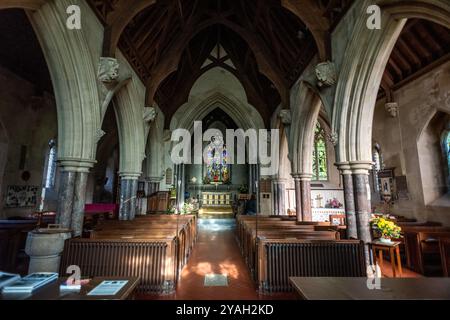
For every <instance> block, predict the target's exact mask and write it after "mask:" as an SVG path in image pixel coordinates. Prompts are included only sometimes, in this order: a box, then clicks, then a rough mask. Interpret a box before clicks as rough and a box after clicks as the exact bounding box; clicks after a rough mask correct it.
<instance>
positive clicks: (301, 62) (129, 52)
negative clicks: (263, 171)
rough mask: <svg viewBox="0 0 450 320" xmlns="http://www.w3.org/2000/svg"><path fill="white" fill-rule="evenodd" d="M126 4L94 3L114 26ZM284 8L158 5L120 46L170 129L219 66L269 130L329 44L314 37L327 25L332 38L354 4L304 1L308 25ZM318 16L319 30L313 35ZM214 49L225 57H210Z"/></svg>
mask: <svg viewBox="0 0 450 320" xmlns="http://www.w3.org/2000/svg"><path fill="white" fill-rule="evenodd" d="M123 1H125V0H112V1H107V0H90V3H91V6H92V7H93V8H94V10H95V11H96V13H97V15H98V16H99V17H100V19H102V21H103V22H104V23H105V24H108V21H109V20H112V19H109V17H110V16H113V15H114V14H115V11H117V10H118V9H117V8H119V7H121V6H122V7H123ZM282 2H295V1H280V0H158V1H156V3H155V4H153V5H151V6H148V7H146V8H145V9H143V10H141V11H140V12H139V13H138V14H136V15H135V16H134V17H133V18H132V19H131V21H130V22H129V23H128V24H127V26H126V28H125V29H124V30H123V32H122V33H121V36H120V41H119V43H118V46H119V48H120V49H121V51H122V52H123V53H124V55H125V56H126V57H127V59H128V60H129V61H130V63H131V64H132V66H133V68H134V69H135V70H136V71H137V73H138V74H139V76H140V77H141V79H142V80H143V82H144V83H145V84H146V86H147V88H148V97H149V98H148V100H149V103H151V102H153V101H156V102H157V103H158V105H159V106H160V108H161V109H162V111H163V112H164V113H165V115H166V121H167V123H169V122H170V119H171V116H172V115H173V114H174V113H175V112H176V110H177V109H178V108H179V107H180V106H181V105H182V104H183V103H184V102H186V100H187V98H188V96H189V92H190V90H191V88H192V86H193V84H194V82H195V81H196V80H197V79H198V78H199V77H200V76H201V75H202V74H203V73H204V72H206V71H208V70H210V69H211V68H213V67H221V68H223V69H225V70H227V71H229V72H231V73H232V74H234V75H235V76H236V77H237V78H238V79H239V80H240V82H241V83H242V85H243V87H244V89H245V90H246V93H247V97H248V100H249V103H250V104H252V105H254V106H255V107H256V108H257V109H258V110H259V112H260V113H261V116H262V117H263V119H264V120H265V121H266V123H268V121H269V119H270V115H271V114H272V113H273V111H274V110H275V109H276V107H277V106H278V105H279V104H280V103H282V104H284V105H285V106H286V107H289V106H288V105H287V104H288V103H289V102H288V101H289V88H290V87H291V86H292V85H293V83H294V82H295V81H296V80H297V79H298V77H299V76H300V74H301V73H302V71H303V70H304V69H305V67H306V66H307V64H308V63H309V62H310V60H311V59H312V57H313V56H314V55H315V54H316V53H317V51H318V48H319V51H321V48H326V47H327V46H328V45H329V43H326V44H320V45H319V46H317V38H316V34H314V35H313V33H314V32H316V31H317V30H318V29H320V28H319V26H325V27H324V28H327V29H328V30H326V32H322V34H327V32H329V31H330V30H331V28H332V26H333V25H335V24H336V23H337V22H338V20H339V19H340V18H341V17H342V15H343V14H344V13H345V11H346V10H347V9H348V8H349V6H350V5H351V3H352V2H353V0H339V1H337V0H314V1H312V0H302V1H301V2H302V3H301V4H302V5H303V4H304V5H305V6H304V8H305V10H304V11H305V12H304V13H303V16H305V17H307V18H306V19H307V20H308V23H309V24H308V23H307V24H305V23H303V22H302V20H301V19H300V18H299V17H298V16H297V15H295V14H294V13H293V11H295V10H294V9H295V8H298V5H294V6H293V7H292V8H290V10H291V11H290V10H288V9H286V8H285V7H283V6H282ZM296 6H297V7H296ZM122 10H124V9H122ZM308 10H309V11H308ZM306 11H308V12H306ZM308 15H309V16H310V17H308ZM315 16H317V17H318V19H319V20H318V21H319V22H318V27H317V28H309V27H308V26H310V24H311V22H310V21H313V20H314V17H315ZM325 22H326V23H325ZM311 29H313V30H311ZM323 38H324V39H325V38H326V36H323ZM215 48H219V51H223V52H222V53H221V54H219V55H217V54H211V53H212V52H213V51H214V50H215ZM322 51H324V50H322ZM215 52H217V50H215ZM167 123H166V124H167Z"/></svg>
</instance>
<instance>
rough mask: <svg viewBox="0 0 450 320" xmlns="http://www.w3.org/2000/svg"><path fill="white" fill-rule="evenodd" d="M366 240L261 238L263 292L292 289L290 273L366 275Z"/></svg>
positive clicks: (295, 275) (260, 278) (295, 274)
mask: <svg viewBox="0 0 450 320" xmlns="http://www.w3.org/2000/svg"><path fill="white" fill-rule="evenodd" d="M365 276H366V265H365V258H364V244H363V243H362V242H361V241H356V240H342V241H317V240H316V241H311V240H309V241H308V240H292V239H289V240H287V239H260V241H259V244H258V277H257V283H258V286H259V290H260V292H262V293H273V292H285V291H292V287H291V285H290V283H289V277H365Z"/></svg>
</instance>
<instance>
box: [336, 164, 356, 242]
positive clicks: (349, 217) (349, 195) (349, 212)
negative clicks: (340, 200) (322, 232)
mask: <svg viewBox="0 0 450 320" xmlns="http://www.w3.org/2000/svg"><path fill="white" fill-rule="evenodd" d="M337 166H338V169H339V171H340V172H341V175H342V183H343V187H344V204H345V219H346V223H347V238H348V239H358V228H357V223H356V212H355V195H354V190H353V176H352V171H351V170H350V165H349V164H348V163H339V164H337Z"/></svg>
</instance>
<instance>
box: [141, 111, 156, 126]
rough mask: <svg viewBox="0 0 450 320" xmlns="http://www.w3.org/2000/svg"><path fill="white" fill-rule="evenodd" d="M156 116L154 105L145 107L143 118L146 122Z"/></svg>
mask: <svg viewBox="0 0 450 320" xmlns="http://www.w3.org/2000/svg"><path fill="white" fill-rule="evenodd" d="M155 118H156V109H155V108H153V107H145V108H144V114H143V119H144V121H145V122H146V123H150V122H152V121H153V120H155Z"/></svg>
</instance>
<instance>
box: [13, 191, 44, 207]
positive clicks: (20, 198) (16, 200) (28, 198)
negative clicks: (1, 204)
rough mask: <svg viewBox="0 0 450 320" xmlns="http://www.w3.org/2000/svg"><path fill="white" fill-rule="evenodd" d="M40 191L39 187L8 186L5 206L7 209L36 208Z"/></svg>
mask: <svg viewBox="0 0 450 320" xmlns="http://www.w3.org/2000/svg"><path fill="white" fill-rule="evenodd" d="M38 190H39V187H38V186H8V190H7V192H6V203H5V206H6V207H7V208H26V207H35V206H36V204H37V196H38Z"/></svg>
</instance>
